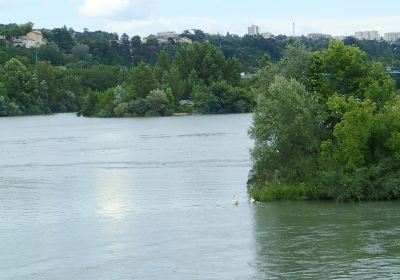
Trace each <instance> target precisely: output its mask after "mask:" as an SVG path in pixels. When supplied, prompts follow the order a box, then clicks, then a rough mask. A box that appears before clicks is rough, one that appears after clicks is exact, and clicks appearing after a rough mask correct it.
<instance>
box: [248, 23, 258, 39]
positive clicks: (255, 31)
mask: <svg viewBox="0 0 400 280" xmlns="http://www.w3.org/2000/svg"><path fill="white" fill-rule="evenodd" d="M247 34H248V35H250V36H255V35H259V34H260V27H259V26H257V25H252V26H250V27H249V28H248V32H247Z"/></svg>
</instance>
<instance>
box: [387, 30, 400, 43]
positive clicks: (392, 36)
mask: <svg viewBox="0 0 400 280" xmlns="http://www.w3.org/2000/svg"><path fill="white" fill-rule="evenodd" d="M383 39H384V40H385V41H388V42H396V41H398V40H400V32H389V33H385V34H384V35H383Z"/></svg>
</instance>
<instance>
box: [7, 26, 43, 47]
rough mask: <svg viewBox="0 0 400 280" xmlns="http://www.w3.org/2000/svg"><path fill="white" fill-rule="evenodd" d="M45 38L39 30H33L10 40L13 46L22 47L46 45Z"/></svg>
mask: <svg viewBox="0 0 400 280" xmlns="http://www.w3.org/2000/svg"><path fill="white" fill-rule="evenodd" d="M46 43H47V42H46V40H45V39H44V38H43V34H42V32H41V31H39V30H33V31H32V32H29V33H28V34H26V36H22V37H19V38H17V39H14V40H13V41H12V44H13V46H14V47H24V48H38V47H41V46H43V45H46Z"/></svg>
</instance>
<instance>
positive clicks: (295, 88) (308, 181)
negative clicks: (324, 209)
mask: <svg viewBox="0 0 400 280" xmlns="http://www.w3.org/2000/svg"><path fill="white" fill-rule="evenodd" d="M301 69H302V70H301ZM254 91H255V93H256V95H257V106H256V110H255V114H254V122H253V126H252V128H251V129H250V135H251V137H252V138H253V139H254V140H255V146H254V148H253V150H252V158H253V162H254V164H253V169H252V172H251V175H250V180H249V182H250V184H251V185H252V187H253V188H254V191H253V192H254V193H255V194H257V193H261V194H264V196H261V199H264V198H268V199H269V198H271V197H275V198H277V199H279V197H280V196H281V195H283V196H284V197H291V195H292V194H293V190H294V189H296V188H294V187H292V188H289V189H288V188H285V187H284V186H286V185H287V184H291V185H295V186H299V185H301V184H305V185H307V186H309V187H308V189H307V192H305V193H304V194H305V197H307V198H308V199H326V200H339V201H364V200H385V199H398V198H399V197H400V180H399V179H398V178H397V176H396V174H399V172H400V157H399V155H400V100H399V99H398V95H397V94H396V92H395V90H394V81H393V80H392V79H391V78H390V77H389V76H387V75H386V73H385V68H384V67H383V65H382V64H380V63H378V62H375V61H373V60H370V59H369V58H368V56H367V55H366V54H365V53H364V52H362V51H361V50H360V49H359V48H357V47H355V46H345V45H344V43H343V42H339V41H333V42H332V43H331V44H330V46H329V48H328V49H327V50H325V51H322V52H314V53H309V52H308V51H307V50H306V49H305V48H304V46H302V45H301V44H295V45H292V46H289V47H288V48H287V50H286V51H285V55H284V57H283V58H282V59H281V60H280V61H279V62H278V63H277V64H269V65H267V66H266V67H265V68H264V69H263V70H261V71H260V72H259V73H258V77H257V82H256V85H255V87H254ZM279 186H283V187H279ZM296 190H298V188H297V189H296ZM294 197H295V196H294Z"/></svg>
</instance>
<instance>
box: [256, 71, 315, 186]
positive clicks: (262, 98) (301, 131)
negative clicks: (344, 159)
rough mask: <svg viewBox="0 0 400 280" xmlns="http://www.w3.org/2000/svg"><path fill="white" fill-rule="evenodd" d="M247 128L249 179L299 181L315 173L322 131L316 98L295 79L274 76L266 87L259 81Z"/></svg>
mask: <svg viewBox="0 0 400 280" xmlns="http://www.w3.org/2000/svg"><path fill="white" fill-rule="evenodd" d="M257 91H258V92H257V95H258V97H257V98H258V99H257V107H256V110H255V114H254V123H253V126H252V128H251V130H250V135H251V137H252V138H253V139H254V140H255V146H254V148H253V150H252V153H251V154H252V157H253V162H254V165H253V170H252V174H253V175H252V178H251V180H252V181H253V182H254V183H257V184H261V185H263V184H271V183H274V182H288V183H290V182H299V181H300V182H302V181H305V180H309V179H310V178H312V176H313V175H314V174H315V173H314V172H315V169H316V167H317V159H318V155H319V145H320V140H321V135H322V128H321V122H322V117H321V114H320V111H321V109H320V107H319V104H318V102H317V99H316V98H314V96H313V95H312V94H311V93H309V92H307V91H306V89H305V87H304V86H303V85H302V84H300V83H299V82H297V81H296V80H294V79H290V80H288V79H286V78H284V77H282V76H277V77H276V78H275V80H274V81H273V83H272V84H271V85H270V86H269V88H267V89H266V87H265V85H263V84H260V85H258V90H257Z"/></svg>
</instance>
